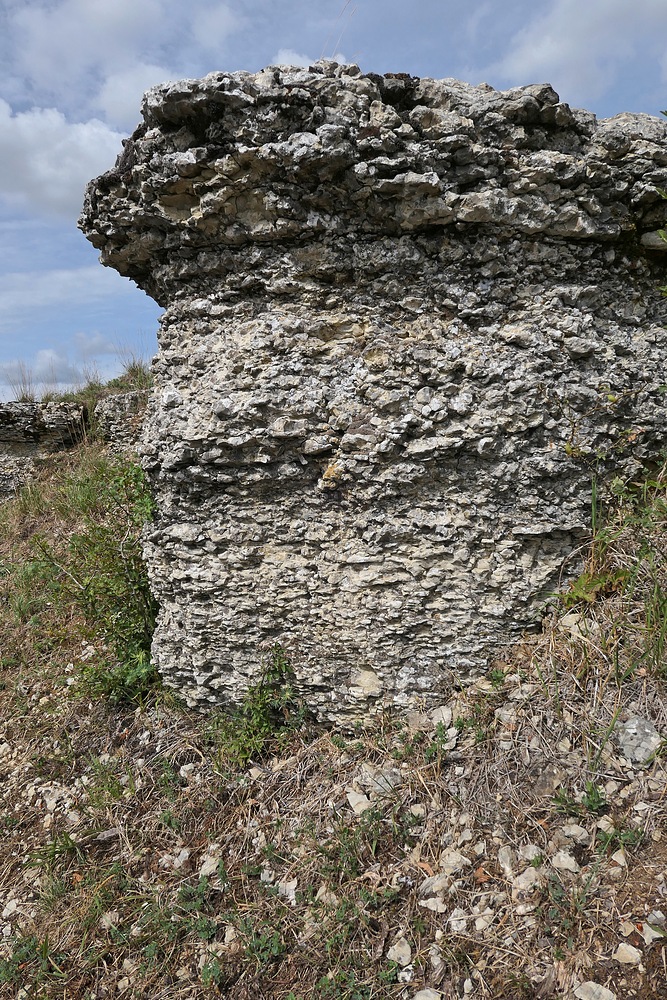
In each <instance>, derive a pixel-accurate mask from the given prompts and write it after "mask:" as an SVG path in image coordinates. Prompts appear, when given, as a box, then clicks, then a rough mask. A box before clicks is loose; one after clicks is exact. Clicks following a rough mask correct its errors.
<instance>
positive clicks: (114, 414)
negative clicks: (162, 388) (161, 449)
mask: <svg viewBox="0 0 667 1000" xmlns="http://www.w3.org/2000/svg"><path fill="white" fill-rule="evenodd" d="M147 403H148V390H147V389H138V390H135V391H134V392H121V393H116V394H115V395H111V396H104V397H103V398H102V399H100V400H99V402H98V403H97V405H96V406H95V411H94V418H95V422H96V425H97V427H96V430H97V433H98V435H99V436H100V437H101V438H102V439H103V440H104V441H106V442H107V444H108V446H109V449H110V450H111V451H114V452H120V453H122V454H128V453H130V452H133V451H136V449H137V447H138V444H139V438H140V436H141V430H142V425H143V419H144V414H145V412H146V406H147Z"/></svg>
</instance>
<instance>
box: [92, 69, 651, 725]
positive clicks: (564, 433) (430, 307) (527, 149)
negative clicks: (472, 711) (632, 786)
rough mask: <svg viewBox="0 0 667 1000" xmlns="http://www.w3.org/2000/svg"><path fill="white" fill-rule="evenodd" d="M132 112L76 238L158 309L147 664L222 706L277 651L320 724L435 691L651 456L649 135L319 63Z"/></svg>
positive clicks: (174, 94)
mask: <svg viewBox="0 0 667 1000" xmlns="http://www.w3.org/2000/svg"><path fill="white" fill-rule="evenodd" d="M143 114H144V121H143V123H142V124H141V125H140V126H139V127H138V129H137V130H136V131H135V133H134V134H133V136H132V137H131V138H130V139H129V140H127V142H126V143H125V148H124V151H123V153H122V154H121V156H120V157H119V159H118V162H117V163H116V165H115V167H114V168H113V169H111V170H110V171H108V172H107V173H106V174H104V175H102V176H101V177H100V178H98V179H97V180H96V181H94V182H92V183H91V185H90V186H89V188H88V192H87V195H86V202H85V207H84V213H83V216H82V220H81V226H82V228H83V229H84V231H85V232H86V234H87V236H88V238H89V239H90V240H91V242H92V243H93V244H94V245H95V246H96V247H98V248H99V249H100V251H101V259H102V262H103V263H104V264H106V265H108V266H111V267H114V268H116V269H117V270H118V271H119V272H120V273H121V274H124V275H127V276H129V277H131V278H132V279H133V280H134V281H136V282H137V283H138V284H139V285H140V287H142V288H143V289H145V290H146V291H147V292H148V293H149V294H150V295H152V296H153V297H154V298H155V299H156V300H157V301H158V302H159V303H160V304H161V305H162V306H164V307H165V314H164V317H163V319H162V328H161V334H160V354H159V357H158V359H157V363H156V366H155V380H156V385H155V390H154V391H153V393H152V397H151V402H150V405H149V410H148V415H147V421H146V425H145V431H144V437H143V444H142V452H143V461H144V464H145V468H146V470H147V473H148V475H149V477H150V479H151V481H152V484H153V488H154V491H155V494H156V499H157V507H158V514H157V520H156V522H155V524H154V525H153V527H152V530H151V531H150V533H149V535H148V538H147V542H146V550H145V551H146V557H147V560H148V564H149V569H150V574H151V579H152V586H153V589H154V591H155V594H156V597H157V598H158V600H159V603H160V607H161V611H160V618H159V623H158V628H157V632H156V635H155V643H154V654H155V659H156V662H157V664H158V666H159V669H160V670H161V672H162V674H163V676H164V678H165V680H166V682H167V683H168V684H170V685H173V686H175V687H176V688H178V689H179V691H180V693H181V694H182V695H183V696H184V697H185V699H186V700H187V701H188V703H189V704H191V705H197V706H202V707H205V706H206V705H209V704H215V703H222V704H231V703H235V702H236V703H238V702H239V701H240V700H241V699H242V697H243V695H244V692H245V691H246V690H247V689H248V687H249V686H250V685H252V684H254V683H256V682H257V681H258V680H259V678H260V677H261V675H262V670H263V666H264V664H265V663H266V662H267V661H268V659H269V658H270V655H271V652H270V651H271V649H272V648H273V647H274V646H275V645H276V644H279V645H280V646H281V647H282V648H283V649H284V650H286V651H287V653H288V655H289V658H290V662H291V665H292V667H293V669H294V672H295V684H294V687H295V689H296V691H297V693H300V694H301V695H303V697H304V699H305V701H306V702H307V704H308V706H309V707H310V708H311V709H312V710H313V711H314V712H315V714H316V715H318V716H319V717H320V718H321V719H324V720H329V721H337V722H341V721H349V720H353V719H358V718H363V717H365V716H367V715H368V714H369V713H372V712H374V711H378V710H380V709H381V707H382V705H383V704H385V703H391V704H394V705H396V706H402V707H404V708H416V707H419V709H420V711H424V710H429V709H432V708H435V707H436V706H438V705H442V704H443V700H445V699H444V698H443V693H444V694H446V692H447V689H448V687H449V685H450V684H451V682H452V680H454V679H458V678H461V677H465V676H466V675H467V676H474V674H475V672H477V671H479V670H481V669H482V668H483V667H484V666H485V664H486V660H487V657H488V656H489V654H491V653H492V651H493V650H494V649H495V648H497V646H498V645H499V644H503V643H507V642H509V641H512V640H513V639H515V638H517V637H518V636H520V635H521V634H522V633H523V632H524V630H525V629H526V628H527V627H531V626H532V625H535V624H536V623H537V622H538V621H539V618H540V612H541V608H542V606H543V602H544V600H545V598H546V596H547V595H548V594H549V593H550V592H552V591H553V590H555V589H557V588H558V587H559V585H561V583H562V579H563V577H562V572H563V566H564V564H565V565H566V570H567V572H569V573H576V571H577V566H576V563H575V561H573V560H571V559H570V560H569V561H567V560H568V557H570V556H571V554H572V553H573V551H575V550H576V549H577V548H578V547H579V545H580V543H581V541H582V539H583V538H585V537H586V534H587V530H588V528H587V525H588V523H589V512H590V502H591V497H590V484H591V479H592V475H593V473H595V475H596V476H597V478H598V482H599V483H600V484H604V482H605V479H606V478H608V477H609V476H612V475H614V476H618V475H620V476H624V475H626V474H628V475H629V474H631V473H632V472H633V470H635V469H636V468H637V466H638V463H640V462H641V461H642V460H643V459H644V458H646V457H649V456H653V455H657V454H658V453H659V452H660V451H661V450H662V448H663V447H664V444H665V437H666V431H665V421H664V401H663V397H662V396H661V393H660V387H661V382H662V381H663V372H664V369H665V361H666V356H667V333H666V331H665V328H664V323H665V317H666V314H667V303H666V302H665V300H664V299H663V298H662V297H661V295H660V293H659V291H658V287H659V285H661V284H664V283H665V279H664V268H665V263H666V257H665V254H664V253H663V252H662V247H657V246H656V244H655V241H654V240H651V239H648V240H646V239H644V240H643V241H642V237H644V236H645V235H646V234H651V233H652V234H655V233H656V232H658V230H660V229H661V228H662V227H663V225H664V222H665V209H666V203H665V202H664V200H663V199H662V198H661V196H660V194H659V189H660V188H665V187H667V150H666V146H665V137H666V135H667V125H666V124H665V123H664V122H663V121H662V120H660V119H658V118H653V117H651V116H649V115H629V114H628V115H626V114H623V115H617V116H616V117H615V118H612V119H609V120H606V121H597V120H596V119H595V117H594V116H593V115H591V114H589V113H586V112H583V111H577V110H573V109H571V108H569V107H568V105H566V104H564V103H562V102H561V101H560V100H559V98H558V95H557V94H556V93H555V92H554V91H553V89H552V88H551V87H549V86H548V85H546V84H544V85H542V84H540V85H533V86H529V87H517V88H513V89H512V90H508V91H504V92H501V91H496V90H493V89H492V88H489V87H487V86H483V87H472V86H468V85H467V84H464V83H460V82H458V81H456V80H451V79H446V80H427V79H422V80H420V79H417V78H414V77H409V76H407V75H403V74H387V75H385V76H378V75H375V74H366V75H364V74H362V73H360V71H359V69H358V67H350V66H339V65H337V64H335V63H332V62H326V63H321V64H317V65H315V66H313V67H310V68H309V69H298V68H293V67H292V68H280V67H272V68H269V69H267V70H264V71H263V72H261V73H257V74H251V73H244V72H242V73H233V74H232V73H213V74H211V75H209V76H207V77H205V78H204V79H203V80H184V81H180V82H177V83H170V84H165V85H163V86H161V87H156V88H153V89H152V90H150V91H149V92H148V94H147V95H146V97H145V99H144V105H143ZM183 526H188V527H190V528H191V529H192V530H191V537H189V538H185V537H182V535H181V536H179V534H178V532H177V531H176V529H177V528H178V529H179V530H180V529H181V528H182V527H183ZM566 561H567V562H566Z"/></svg>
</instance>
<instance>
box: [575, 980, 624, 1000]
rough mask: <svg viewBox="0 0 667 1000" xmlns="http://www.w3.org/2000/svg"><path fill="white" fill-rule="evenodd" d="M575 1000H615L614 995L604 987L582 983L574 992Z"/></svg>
mask: <svg viewBox="0 0 667 1000" xmlns="http://www.w3.org/2000/svg"><path fill="white" fill-rule="evenodd" d="M574 995H575V997H577V1000H616V994H615V993H612V992H611V990H608V989H607V987H606V986H600V985H599V983H593V982H588V983H582V984H581V986H577V988H576V990H575V991H574Z"/></svg>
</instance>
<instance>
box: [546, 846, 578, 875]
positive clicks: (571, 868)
mask: <svg viewBox="0 0 667 1000" xmlns="http://www.w3.org/2000/svg"><path fill="white" fill-rule="evenodd" d="M550 861H551V865H552V867H553V868H556V869H558V871H565V872H578V871H580V870H581V869H580V868H579V865H578V864H577V861H576V858H575V857H574V856H573V855H572V854H569V853H568V852H567V851H557V852H556V853H555V854H554V856H553V857H552V858H550Z"/></svg>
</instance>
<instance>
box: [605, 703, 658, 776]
mask: <svg viewBox="0 0 667 1000" xmlns="http://www.w3.org/2000/svg"><path fill="white" fill-rule="evenodd" d="M614 735H615V736H616V739H617V741H618V744H619V746H620V748H621V750H622V751H623V753H624V754H625V756H626V757H627V759H628V760H629V761H632V763H633V764H641V765H643V764H646V763H647V762H648V761H649V760H651V758H652V757H653V755H654V754H655V752H656V750H658V749H659V747H660V745H661V744H662V742H663V739H662V737H661V735H660V733H659V732H658V730H657V729H656V728H655V726H654V725H653V723H651V722H649V720H648V719H642V718H641V717H640V716H638V715H633V716H632V717H631V718H629V719H626V721H625V722H619V723H618V725H617V726H616V729H615V731H614Z"/></svg>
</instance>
